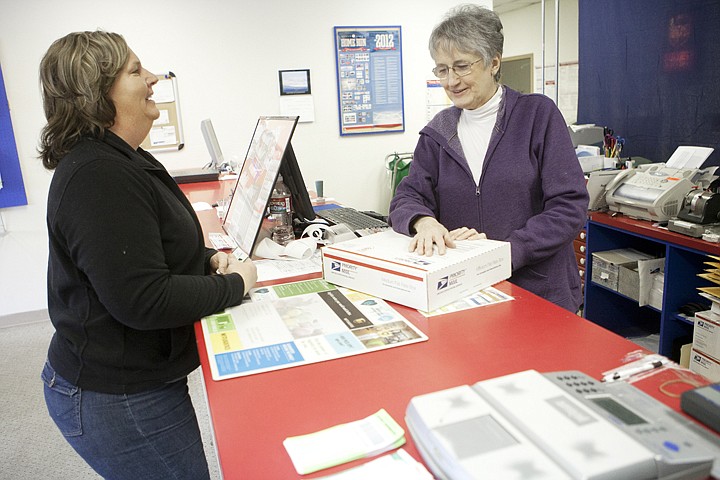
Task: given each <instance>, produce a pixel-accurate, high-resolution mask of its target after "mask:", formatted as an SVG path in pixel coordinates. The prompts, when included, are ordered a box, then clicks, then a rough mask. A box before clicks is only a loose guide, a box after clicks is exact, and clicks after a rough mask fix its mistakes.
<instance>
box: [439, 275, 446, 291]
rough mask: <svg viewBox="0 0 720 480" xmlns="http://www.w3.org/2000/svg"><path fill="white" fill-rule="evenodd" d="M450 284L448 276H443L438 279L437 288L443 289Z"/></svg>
mask: <svg viewBox="0 0 720 480" xmlns="http://www.w3.org/2000/svg"><path fill="white" fill-rule="evenodd" d="M447 286H448V277H442V278H441V279H440V280H438V283H437V289H438V290H442V289H443V288H447Z"/></svg>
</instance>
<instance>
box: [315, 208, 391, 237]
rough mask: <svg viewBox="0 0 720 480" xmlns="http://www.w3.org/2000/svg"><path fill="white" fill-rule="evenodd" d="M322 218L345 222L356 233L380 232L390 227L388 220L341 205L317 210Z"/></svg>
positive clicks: (336, 222)
mask: <svg viewBox="0 0 720 480" xmlns="http://www.w3.org/2000/svg"><path fill="white" fill-rule="evenodd" d="M317 215H318V216H319V217H320V218H324V219H325V220H327V221H328V222H331V223H334V224H336V225H337V224H339V223H344V224H345V225H347V226H348V228H349V229H350V230H353V231H354V232H356V233H359V234H361V235H362V234H364V233H366V232H370V231H374V232H379V231H381V230H385V229H387V228H389V225H388V224H387V222H383V221H382V220H379V219H377V218H374V217H371V216H370V215H366V214H364V213H362V212H358V211H357V210H355V209H354V208H349V207H339V208H328V209H325V210H320V211H319V212H317Z"/></svg>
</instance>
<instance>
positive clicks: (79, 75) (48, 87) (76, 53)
mask: <svg viewBox="0 0 720 480" xmlns="http://www.w3.org/2000/svg"><path fill="white" fill-rule="evenodd" d="M129 55H130V49H129V47H128V45H127V43H126V42H125V39H124V38H123V37H122V35H120V34H117V33H110V32H103V31H95V32H74V33H70V34H68V35H66V36H64V37H62V38H60V39H58V40H56V41H55V42H53V44H52V45H51V46H50V48H49V49H48V51H47V52H46V53H45V56H44V57H43V59H42V61H41V62H40V89H41V92H42V98H43V108H44V110H45V118H46V119H47V124H46V125H45V126H44V127H43V129H42V132H41V134H40V147H39V148H38V151H39V153H40V159H42V162H43V166H44V167H45V168H47V169H48V170H52V169H54V168H55V167H57V166H58V163H59V162H60V160H61V159H62V157H64V156H65V155H66V154H67V153H68V152H69V151H70V150H71V149H72V147H73V146H74V145H75V144H76V143H77V142H78V141H79V140H80V139H81V138H82V137H83V136H87V135H91V136H95V137H102V136H103V135H104V133H105V130H106V129H107V128H109V127H111V126H112V125H113V123H114V120H115V113H116V111H115V105H114V104H113V102H112V101H111V100H110V97H109V92H110V87H112V85H113V83H114V82H115V78H116V77H117V75H118V73H119V72H120V70H121V69H122V68H123V66H124V65H125V63H126V62H127V60H128V57H129Z"/></svg>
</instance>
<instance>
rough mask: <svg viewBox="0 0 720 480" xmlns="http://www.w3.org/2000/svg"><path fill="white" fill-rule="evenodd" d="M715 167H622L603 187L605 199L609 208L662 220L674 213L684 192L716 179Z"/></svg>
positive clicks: (657, 220) (631, 215) (658, 165)
mask: <svg viewBox="0 0 720 480" xmlns="http://www.w3.org/2000/svg"><path fill="white" fill-rule="evenodd" d="M715 169H716V167H711V168H709V169H704V170H701V169H697V168H674V167H668V166H667V165H666V164H664V163H651V164H647V165H642V166H640V167H638V168H633V169H628V170H623V171H621V172H620V173H618V174H617V176H615V178H614V179H613V180H612V181H610V182H609V183H608V184H607V186H606V187H605V201H606V202H607V204H608V207H609V209H610V210H611V211H614V212H620V213H623V214H625V215H627V216H629V217H633V218H640V219H644V220H652V221H656V222H666V221H668V220H669V219H670V218H672V217H675V216H677V214H678V212H679V211H680V208H681V207H682V204H683V199H684V198H685V195H687V193H688V192H690V191H691V190H693V189H695V188H701V189H702V188H705V187H707V186H708V185H709V184H710V182H711V181H712V180H713V179H714V178H716V177H715V176H714V172H715Z"/></svg>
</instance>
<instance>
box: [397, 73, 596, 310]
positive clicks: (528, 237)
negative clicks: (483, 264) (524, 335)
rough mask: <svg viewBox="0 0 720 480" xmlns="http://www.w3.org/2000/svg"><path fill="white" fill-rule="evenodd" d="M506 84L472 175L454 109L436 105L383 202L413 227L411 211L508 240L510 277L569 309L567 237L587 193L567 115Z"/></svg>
mask: <svg viewBox="0 0 720 480" xmlns="http://www.w3.org/2000/svg"><path fill="white" fill-rule="evenodd" d="M501 88H504V89H505V91H504V94H503V99H502V102H501V105H500V109H499V112H498V118H497V122H496V124H495V127H494V128H493V132H492V136H491V138H490V145H489V147H488V151H487V154H486V156H485V162H484V164H483V169H482V175H481V177H480V184H479V185H477V184H475V181H474V180H473V177H472V173H471V172H470V167H469V166H468V163H467V161H466V160H465V156H464V153H463V149H462V146H461V145H460V140H459V138H458V134H457V125H458V120H459V118H460V113H461V109H459V108H456V107H450V108H447V109H445V110H443V111H441V112H439V113H438V114H437V115H436V116H435V118H433V119H432V120H431V121H430V123H429V124H428V125H427V126H426V127H425V128H423V129H422V131H421V132H420V139H419V140H418V144H417V147H416V148H415V153H414V157H413V161H412V164H411V167H410V172H409V174H408V176H407V177H406V178H405V179H403V181H402V182H401V183H400V185H399V186H398V188H397V192H396V194H395V197H394V198H393V200H392V202H391V204H390V224H391V225H392V227H393V229H394V230H396V231H397V232H400V233H404V234H406V235H412V234H414V231H411V227H410V226H411V224H412V222H413V220H415V218H417V217H418V216H425V215H428V216H432V217H435V218H436V219H437V220H438V221H439V222H440V223H442V224H443V225H444V226H445V227H447V228H448V230H452V229H455V228H458V227H463V226H466V227H470V228H475V229H476V230H477V231H479V232H484V233H485V234H487V236H488V238H490V239H493V240H503V241H507V242H510V245H511V252H512V253H511V258H512V271H513V273H512V277H511V278H510V281H511V282H513V283H515V284H516V285H519V286H521V287H523V288H525V289H527V290H529V291H531V292H533V293H535V294H536V295H539V296H541V297H543V298H545V299H547V300H549V301H551V302H553V303H556V304H557V305H560V306H561V307H563V308H565V309H567V310H570V311H572V312H576V311H577V309H578V308H579V306H580V305H581V303H582V295H581V288H580V276H579V275H578V269H577V263H576V259H575V253H574V250H573V245H572V242H573V239H574V238H575V237H576V236H577V234H578V232H579V231H580V229H581V228H582V226H583V225H584V223H585V220H586V216H587V207H588V193H587V188H586V186H585V178H584V176H583V172H582V169H581V168H580V164H579V162H578V160H577V157H576V155H575V151H574V149H573V146H572V142H571V140H570V135H569V134H568V129H567V125H566V123H565V120H564V119H563V117H562V114H561V113H560V111H559V110H558V109H557V107H556V106H555V104H554V103H553V102H552V101H551V100H550V99H549V98H548V97H546V96H544V95H538V94H529V95H525V94H520V93H518V92H516V91H514V90H512V89H510V88H507V87H501Z"/></svg>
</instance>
